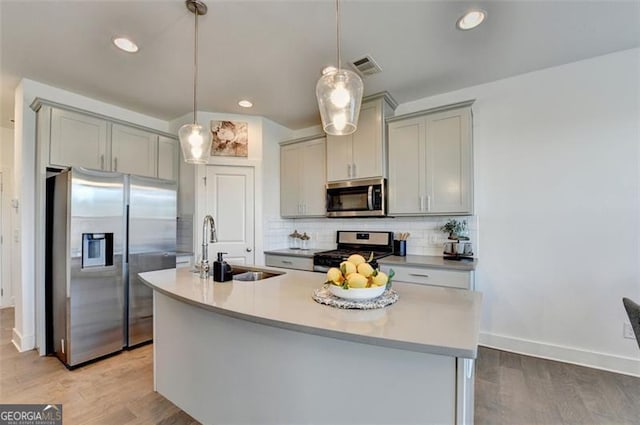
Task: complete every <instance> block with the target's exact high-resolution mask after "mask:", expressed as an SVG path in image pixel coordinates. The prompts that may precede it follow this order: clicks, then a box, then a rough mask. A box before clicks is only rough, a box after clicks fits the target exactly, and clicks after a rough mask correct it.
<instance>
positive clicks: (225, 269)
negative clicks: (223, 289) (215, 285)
mask: <svg viewBox="0 0 640 425" xmlns="http://www.w3.org/2000/svg"><path fill="white" fill-rule="evenodd" d="M224 254H226V252H218V259H217V260H216V261H214V262H213V280H214V281H216V282H227V281H229V280H231V279H232V278H233V275H232V274H231V266H230V265H229V264H227V262H226V261H224V259H223V258H222V256H223V255H224Z"/></svg>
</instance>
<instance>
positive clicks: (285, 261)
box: [282, 260, 293, 264]
mask: <svg viewBox="0 0 640 425" xmlns="http://www.w3.org/2000/svg"><path fill="white" fill-rule="evenodd" d="M282 264H293V263H292V262H291V261H287V260H282Z"/></svg>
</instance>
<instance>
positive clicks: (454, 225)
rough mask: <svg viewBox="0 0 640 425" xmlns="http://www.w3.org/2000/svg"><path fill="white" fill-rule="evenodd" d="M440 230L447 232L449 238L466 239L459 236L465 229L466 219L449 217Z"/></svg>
mask: <svg viewBox="0 0 640 425" xmlns="http://www.w3.org/2000/svg"><path fill="white" fill-rule="evenodd" d="M440 230H441V231H442V232H444V233H448V234H449V239H462V238H464V239H468V238H467V237H464V236H463V237H459V236H458V235H460V234H461V233H463V232H464V231H465V230H467V220H462V221H458V220H456V219H455V218H452V219H449V221H447V222H446V223H445V224H444V225H442V227H440Z"/></svg>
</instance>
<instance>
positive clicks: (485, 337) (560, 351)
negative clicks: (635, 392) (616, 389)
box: [480, 333, 640, 377]
mask: <svg viewBox="0 0 640 425" xmlns="http://www.w3.org/2000/svg"><path fill="white" fill-rule="evenodd" d="M480 345H482V346H484V347H490V348H497V349H500V350H505V351H511V352H514V353H518V354H524V355H527V356H533V357H540V358H543V359H549V360H556V361H560V362H565V363H572V364H576V365H580V366H586V367H592V368H595V369H602V370H608V371H610V372H616V373H622V374H625V375H631V376H637V377H640V356H638V358H632V357H623V356H615V355H612V354H606V353H598V352H593V351H586V350H580V349H577V348H573V347H565V346H561V345H553V344H545V343H541V342H537V341H530V340H526V339H520V338H513V337H509V336H503V335H495V334H488V333H480Z"/></svg>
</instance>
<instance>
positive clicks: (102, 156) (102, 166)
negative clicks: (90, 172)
mask: <svg viewBox="0 0 640 425" xmlns="http://www.w3.org/2000/svg"><path fill="white" fill-rule="evenodd" d="M100 169H101V170H104V155H100Z"/></svg>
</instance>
